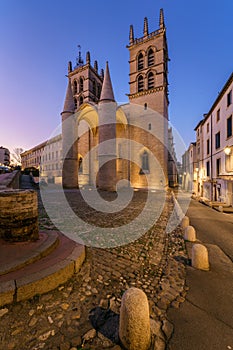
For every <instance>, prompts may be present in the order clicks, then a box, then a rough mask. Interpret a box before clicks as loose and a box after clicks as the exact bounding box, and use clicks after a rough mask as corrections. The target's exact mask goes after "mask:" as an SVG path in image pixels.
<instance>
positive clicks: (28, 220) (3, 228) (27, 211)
mask: <svg viewBox="0 0 233 350" xmlns="http://www.w3.org/2000/svg"><path fill="white" fill-rule="evenodd" d="M0 238H3V239H5V240H10V241H14V242H17V241H27V240H36V239H38V202H37V193H36V192H35V191H32V190H2V191H0Z"/></svg>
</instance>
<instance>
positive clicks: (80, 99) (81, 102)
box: [79, 96, 83, 106]
mask: <svg viewBox="0 0 233 350" xmlns="http://www.w3.org/2000/svg"><path fill="white" fill-rule="evenodd" d="M82 104H83V97H82V96H80V97H79V106H81V105H82Z"/></svg>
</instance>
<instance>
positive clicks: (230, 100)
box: [227, 90, 232, 107]
mask: <svg viewBox="0 0 233 350" xmlns="http://www.w3.org/2000/svg"><path fill="white" fill-rule="evenodd" d="M231 104H232V90H231V91H230V92H229V93H228V94H227V107H228V106H230V105H231Z"/></svg>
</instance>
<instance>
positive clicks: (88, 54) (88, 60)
mask: <svg viewBox="0 0 233 350" xmlns="http://www.w3.org/2000/svg"><path fill="white" fill-rule="evenodd" d="M86 63H87V64H90V63H91V55H90V51H87V53H86Z"/></svg>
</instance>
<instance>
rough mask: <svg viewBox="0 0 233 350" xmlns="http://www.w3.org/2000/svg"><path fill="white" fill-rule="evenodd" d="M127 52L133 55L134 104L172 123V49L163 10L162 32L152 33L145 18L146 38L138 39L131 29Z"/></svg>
mask: <svg viewBox="0 0 233 350" xmlns="http://www.w3.org/2000/svg"><path fill="white" fill-rule="evenodd" d="M127 48H128V49H129V54H130V59H129V65H130V66H129V80H130V81H129V85H130V93H129V100H130V102H131V103H135V104H139V105H142V106H144V107H145V108H147V107H148V108H151V109H153V110H155V111H157V112H159V113H160V114H161V115H163V116H164V117H165V118H166V119H168V103H169V101H168V80H167V73H168V70H167V61H168V49H167V39H166V28H165V24H164V15H163V10H162V9H161V10H160V20H159V29H157V30H155V31H153V32H149V29H148V20H147V18H145V19H144V28H143V36H142V37H140V38H138V39H137V38H135V37H134V30H133V26H132V25H131V26H130V34H129V45H128V46H127Z"/></svg>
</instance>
